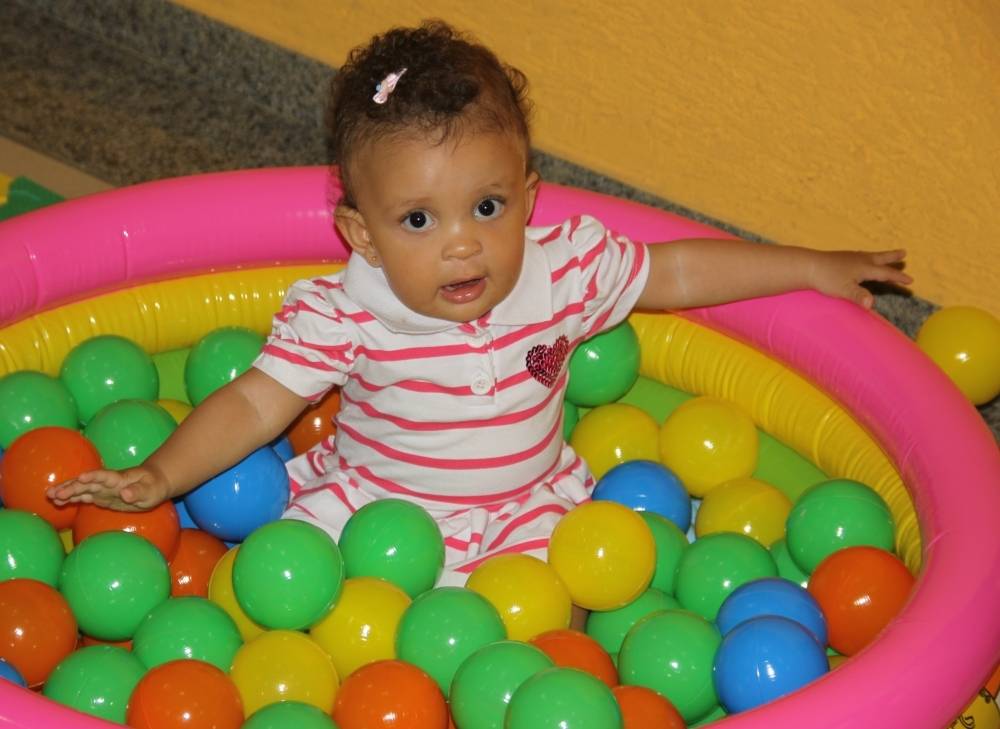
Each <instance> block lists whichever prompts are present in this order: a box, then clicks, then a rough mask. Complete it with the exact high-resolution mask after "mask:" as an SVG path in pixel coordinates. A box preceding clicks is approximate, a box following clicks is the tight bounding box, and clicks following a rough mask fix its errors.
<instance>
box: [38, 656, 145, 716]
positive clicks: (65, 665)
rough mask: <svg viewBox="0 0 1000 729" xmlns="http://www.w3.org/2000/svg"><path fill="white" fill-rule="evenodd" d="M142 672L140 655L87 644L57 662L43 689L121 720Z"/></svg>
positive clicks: (66, 701) (78, 707) (51, 696)
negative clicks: (85, 646)
mask: <svg viewBox="0 0 1000 729" xmlns="http://www.w3.org/2000/svg"><path fill="white" fill-rule="evenodd" d="M145 672H146V669H145V668H144V667H143V665H142V663H140V662H139V659H138V658H136V657H135V656H133V655H132V654H131V653H129V652H128V651H126V650H122V649H121V648H115V647H113V646H107V645H95V646H90V647H87V648H81V649H80V650H78V651H76V652H75V653H72V654H70V655H69V656H67V657H66V659H65V660H64V661H63V662H62V663H60V664H59V665H58V666H56V669H55V670H54V671H53V672H52V675H51V676H49V680H48V681H46V682H45V688H44V689H43V692H42V693H44V694H45V696H46V698H49V699H52V700H53V701H57V702H58V703H60V704H63V705H65V706H69V707H71V708H73V709H76V710H77V711H82V712H83V713H84V714H90V715H91V716H96V717H97V718H99V719H104V720H105V721H111V722H115V723H117V724H124V723H125V715H126V711H127V707H128V700H129V696H131V695H132V691H133V690H134V689H135V687H136V684H138V683H139V681H140V679H142V676H143V674H144V673H145Z"/></svg>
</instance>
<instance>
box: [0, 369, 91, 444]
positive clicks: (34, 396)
mask: <svg viewBox="0 0 1000 729" xmlns="http://www.w3.org/2000/svg"><path fill="white" fill-rule="evenodd" d="M78 422H79V415H78V413H77V409H76V402H75V401H74V400H73V396H72V395H70V394H69V390H67V389H66V386H65V385H64V384H63V383H62V381H61V380H57V379H56V378H55V377H50V376H49V375H47V374H45V373H44V372H36V371H34V370H22V371H20V372H11V373H10V374H9V375H6V376H4V377H0V447H2V448H9V447H10V444H11V443H13V442H14V440H15V439H16V438H17V437H18V436H19V435H21V434H22V433H27V432H28V431H29V430H34V429H35V428H41V427H43V426H46V425H57V426H59V427H62V428H76V426H77V423H78Z"/></svg>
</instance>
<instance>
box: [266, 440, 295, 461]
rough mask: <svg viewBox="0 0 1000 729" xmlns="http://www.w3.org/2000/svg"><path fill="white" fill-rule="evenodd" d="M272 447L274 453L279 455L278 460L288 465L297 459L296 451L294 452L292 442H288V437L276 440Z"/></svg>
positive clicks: (272, 442)
mask: <svg viewBox="0 0 1000 729" xmlns="http://www.w3.org/2000/svg"><path fill="white" fill-rule="evenodd" d="M271 447H272V448H273V449H274V452H275V453H277V454H278V458H280V459H281V460H283V461H284V462H285V463H288V462H289V461H290V460H292V459H293V458H295V451H294V450H292V442H291V441H290V440H288V437H287V436H283V437H281V438H278V439H276V440H273V441H271Z"/></svg>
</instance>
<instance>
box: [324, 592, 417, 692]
mask: <svg viewBox="0 0 1000 729" xmlns="http://www.w3.org/2000/svg"><path fill="white" fill-rule="evenodd" d="M409 605H410V596H409V595H407V594H406V593H405V592H404V591H403V590H401V589H400V588H399V587H397V586H396V585H394V584H392V583H391V582H389V581H388V580H383V579H381V578H378V577H352V578H350V579H348V580H345V581H344V587H343V589H342V591H341V593H340V597H339V598H338V599H337V604H336V605H334V607H333V610H331V611H330V612H329V613H327V614H326V616H325V617H324V618H323V619H322V620H320V621H319V622H318V623H316V624H315V625H313V626H312V627H311V628H310V629H309V635H310V637H311V638H312V639H313V640H314V641H316V643H317V644H318V645H319V646H320V647H321V648H322V649H323V650H325V651H326V652H327V653H328V654H329V655H330V658H332V659H333V665H334V667H335V668H336V669H337V675H338V676H344V677H347V676H350V675H351V674H352V673H354V671H356V670H357V669H358V668H361V666H365V665H367V664H369V663H374V662H375V661H381V660H383V659H391V658H395V657H396V627H397V626H398V625H399V620H400V618H402V617H403V613H404V612H405V611H406V608H407V607H409Z"/></svg>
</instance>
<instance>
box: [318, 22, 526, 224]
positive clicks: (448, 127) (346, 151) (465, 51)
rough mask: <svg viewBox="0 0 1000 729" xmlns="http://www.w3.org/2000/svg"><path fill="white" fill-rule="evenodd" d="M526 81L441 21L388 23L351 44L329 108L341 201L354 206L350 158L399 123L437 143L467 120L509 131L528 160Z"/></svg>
mask: <svg viewBox="0 0 1000 729" xmlns="http://www.w3.org/2000/svg"><path fill="white" fill-rule="evenodd" d="M403 68H405V69H406V73H405V74H404V75H403V77H402V78H401V80H400V81H399V84H398V86H396V89H395V91H393V92H392V95H391V96H390V97H389V100H388V101H387V102H386V103H384V104H376V103H375V102H374V101H373V100H372V96H373V95H374V94H375V87H376V85H377V84H378V83H379V82H380V81H381V80H382V79H384V78H385V77H386V76H387V75H388V74H390V73H395V72H398V71H399V70H401V69H403ZM527 86H528V81H527V78H526V77H525V75H524V74H523V73H521V72H520V71H518V70H517V69H516V68H513V67H511V66H508V65H506V64H504V63H502V62H501V61H500V60H499V59H498V58H497V57H496V56H495V55H494V54H493V52H492V51H490V50H489V49H488V48H486V47H485V46H483V45H480V44H479V43H477V42H475V41H474V40H472V39H470V38H469V37H468V36H466V35H464V34H462V33H460V32H458V31H457V30H455V29H454V28H452V27H451V26H450V25H448V24H447V23H445V22H443V21H440V20H428V21H424V22H423V23H422V24H421V25H420V26H419V27H417V28H393V29H392V30H389V31H387V32H386V33H384V34H382V35H378V36H375V37H374V38H373V39H372V40H371V41H370V42H369V43H368V45H365V46H359V47H358V48H355V49H354V50H352V51H351V52H350V54H349V55H348V57H347V62H346V63H345V64H344V65H343V66H342V67H341V69H340V71H339V72H338V73H337V74H336V76H335V77H334V79H333V82H332V84H331V89H330V91H331V93H330V106H329V109H328V115H327V121H328V125H329V128H330V129H329V131H330V143H331V151H332V154H333V162H334V164H336V165H339V167H340V179H341V182H342V183H343V187H344V199H343V200H342V201H341V202H343V203H344V204H346V205H350V206H351V207H355V204H354V196H353V191H352V186H351V173H352V169H351V161H352V157H353V155H354V154H356V152H357V150H358V149H360V148H361V147H362V146H363V145H364V144H366V143H370V142H372V141H374V140H377V139H380V138H382V137H385V136H388V135H391V134H394V133H396V132H400V131H402V130H404V129H416V130H418V131H424V132H426V133H428V134H433V135H436V136H437V139H436V140H435V141H436V142H437V143H441V142H444V141H446V140H448V139H450V138H452V137H453V136H454V135H456V134H461V133H462V132H463V131H465V130H467V129H469V128H470V127H471V128H474V129H477V130H490V131H494V130H495V131H511V132H513V133H515V134H517V135H518V136H519V137H520V138H521V139H523V140H524V144H525V153H526V156H527V157H528V159H529V160H530V148H531V146H530V135H529V130H528V117H529V116H530V113H531V102H530V101H528V98H527V93H526V92H527ZM529 164H530V161H529Z"/></svg>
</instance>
